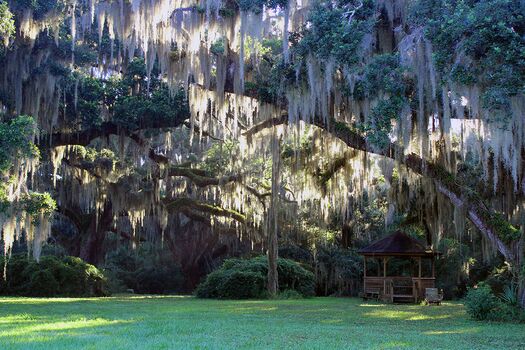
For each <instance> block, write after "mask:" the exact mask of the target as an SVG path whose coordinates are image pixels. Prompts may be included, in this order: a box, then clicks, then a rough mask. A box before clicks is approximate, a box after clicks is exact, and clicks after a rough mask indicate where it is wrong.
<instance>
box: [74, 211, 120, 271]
mask: <svg viewBox="0 0 525 350" xmlns="http://www.w3.org/2000/svg"><path fill="white" fill-rule="evenodd" d="M112 222H113V211H112V206H111V202H109V201H108V202H106V203H105V204H104V209H103V211H102V213H100V214H99V216H98V218H97V216H96V215H95V214H94V215H93V218H92V219H91V222H90V224H89V226H88V227H87V230H86V231H85V233H83V235H86V236H87V237H86V238H85V239H84V240H83V242H82V247H81V248H80V258H81V259H82V260H84V261H86V262H88V263H90V264H93V265H98V264H100V263H101V262H102V258H103V257H104V251H103V246H104V241H105V238H106V232H107V231H108V230H109V228H110V226H111V223H112Z"/></svg>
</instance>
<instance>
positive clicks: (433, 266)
mask: <svg viewBox="0 0 525 350" xmlns="http://www.w3.org/2000/svg"><path fill="white" fill-rule="evenodd" d="M431 261H432V278H434V279H435V278H436V262H435V260H434V257H432V260H431Z"/></svg>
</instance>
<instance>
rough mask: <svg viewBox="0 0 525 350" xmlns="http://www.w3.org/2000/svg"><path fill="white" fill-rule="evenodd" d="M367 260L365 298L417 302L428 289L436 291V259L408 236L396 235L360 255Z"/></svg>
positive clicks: (367, 248)
mask: <svg viewBox="0 0 525 350" xmlns="http://www.w3.org/2000/svg"><path fill="white" fill-rule="evenodd" d="M358 253H359V254H361V255H363V256H364V283H363V284H364V286H363V287H364V294H363V296H364V297H365V298H377V299H381V300H383V301H388V302H392V303H393V302H418V301H419V300H421V299H422V298H424V297H425V288H434V284H435V283H434V282H435V261H434V259H435V257H436V255H438V254H439V253H437V252H435V251H433V250H432V249H430V248H426V247H425V246H424V245H423V244H421V243H420V242H419V241H418V240H416V239H414V238H412V237H410V236H409V235H407V234H406V233H405V232H402V231H397V232H395V233H393V234H391V235H389V236H387V237H384V238H382V239H380V240H378V241H375V242H374V243H372V244H370V245H369V246H368V247H366V248H363V249H361V250H359V251H358Z"/></svg>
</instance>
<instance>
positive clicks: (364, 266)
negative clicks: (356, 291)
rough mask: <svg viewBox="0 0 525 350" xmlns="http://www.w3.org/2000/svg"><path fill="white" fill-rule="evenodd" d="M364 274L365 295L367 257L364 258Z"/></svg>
mask: <svg viewBox="0 0 525 350" xmlns="http://www.w3.org/2000/svg"><path fill="white" fill-rule="evenodd" d="M363 274H364V278H363V290H364V291H365V293H366V255H365V256H364V260H363Z"/></svg>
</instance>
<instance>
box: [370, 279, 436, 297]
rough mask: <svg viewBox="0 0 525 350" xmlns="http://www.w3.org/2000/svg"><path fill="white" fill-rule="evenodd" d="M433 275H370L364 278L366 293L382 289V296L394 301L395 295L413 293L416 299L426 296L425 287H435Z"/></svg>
mask: <svg viewBox="0 0 525 350" xmlns="http://www.w3.org/2000/svg"><path fill="white" fill-rule="evenodd" d="M434 284H435V278H433V277H421V278H419V277H369V276H366V277H365V278H364V287H365V293H366V292H367V291H377V290H380V298H381V299H383V300H384V301H390V302H392V301H393V295H404V296H407V295H411V296H413V298H414V301H418V300H420V298H423V297H424V296H425V288H433V287H434Z"/></svg>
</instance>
